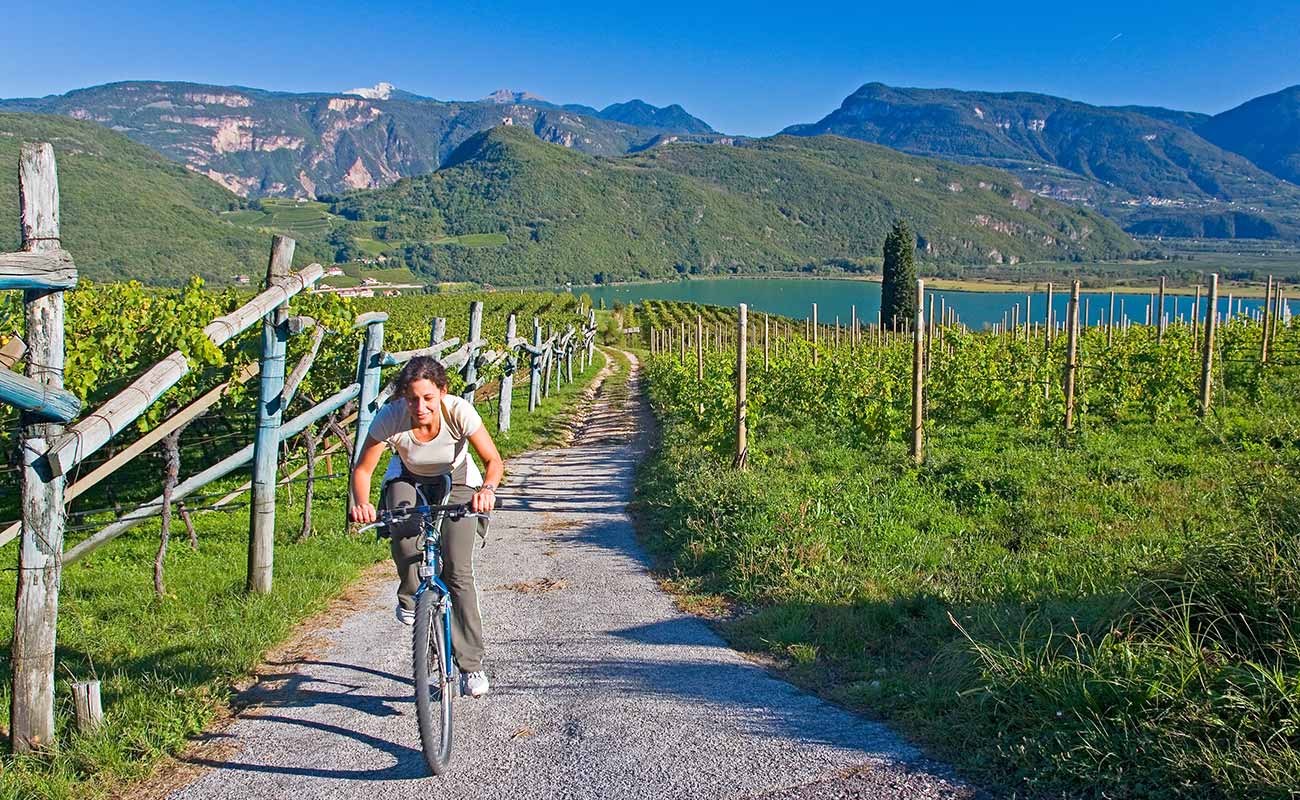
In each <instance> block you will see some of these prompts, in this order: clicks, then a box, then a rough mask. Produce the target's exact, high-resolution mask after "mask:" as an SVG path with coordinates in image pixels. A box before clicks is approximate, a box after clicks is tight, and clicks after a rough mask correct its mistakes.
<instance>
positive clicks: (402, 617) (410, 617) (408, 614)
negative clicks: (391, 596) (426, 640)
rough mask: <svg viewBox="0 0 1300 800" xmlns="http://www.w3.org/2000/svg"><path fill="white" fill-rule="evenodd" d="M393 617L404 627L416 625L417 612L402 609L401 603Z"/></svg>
mask: <svg viewBox="0 0 1300 800" xmlns="http://www.w3.org/2000/svg"><path fill="white" fill-rule="evenodd" d="M393 616H395V617H397V621H398V622H400V623H402V624H403V625H414V624H415V612H414V611H407V610H406V609H404V608H402V606H401V604H400V603H399V604H398V606H397V608H396V609H394V610H393Z"/></svg>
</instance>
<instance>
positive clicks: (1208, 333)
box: [1200, 272, 1219, 417]
mask: <svg viewBox="0 0 1300 800" xmlns="http://www.w3.org/2000/svg"><path fill="white" fill-rule="evenodd" d="M1218 304H1219V273H1217V272H1214V273H1211V274H1210V298H1209V304H1208V305H1207V306H1206V308H1205V343H1204V345H1203V347H1204V348H1205V352H1204V353H1202V354H1201V408H1200V412H1201V416H1202V417H1203V416H1205V415H1206V414H1208V413H1210V395H1211V392H1212V390H1213V387H1214V381H1213V377H1212V376H1213V374H1214V329H1215V326H1216V309H1215V306H1217V305H1218Z"/></svg>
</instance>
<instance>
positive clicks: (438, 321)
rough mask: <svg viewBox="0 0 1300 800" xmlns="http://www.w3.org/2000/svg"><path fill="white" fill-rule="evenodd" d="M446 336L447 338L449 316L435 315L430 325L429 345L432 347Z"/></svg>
mask: <svg viewBox="0 0 1300 800" xmlns="http://www.w3.org/2000/svg"><path fill="white" fill-rule="evenodd" d="M446 338H447V318H446V317H434V318H433V322H432V323H431V324H430V326H429V346H430V347H432V346H433V345H435V344H437V343H438V342H441V341H442V340H443V339H446Z"/></svg>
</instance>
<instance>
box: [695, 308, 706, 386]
mask: <svg viewBox="0 0 1300 800" xmlns="http://www.w3.org/2000/svg"><path fill="white" fill-rule="evenodd" d="M695 381H696V383H703V382H704V317H703V316H701V315H699V314H696V315H695Z"/></svg>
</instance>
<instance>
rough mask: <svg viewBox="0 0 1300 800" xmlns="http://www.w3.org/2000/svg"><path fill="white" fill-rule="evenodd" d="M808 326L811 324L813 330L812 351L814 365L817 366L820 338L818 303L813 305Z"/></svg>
mask: <svg viewBox="0 0 1300 800" xmlns="http://www.w3.org/2000/svg"><path fill="white" fill-rule="evenodd" d="M808 324H809V325H810V326H811V328H812V346H813V347H812V351H813V364H814V365H815V364H816V363H817V339H818V336H817V304H816V303H813V304H812V320H811V321H810V322H809V323H808Z"/></svg>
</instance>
